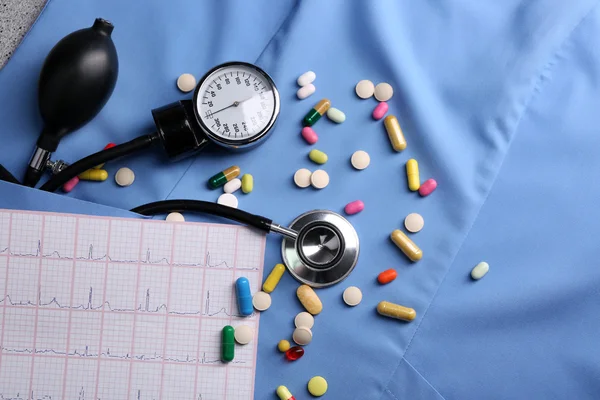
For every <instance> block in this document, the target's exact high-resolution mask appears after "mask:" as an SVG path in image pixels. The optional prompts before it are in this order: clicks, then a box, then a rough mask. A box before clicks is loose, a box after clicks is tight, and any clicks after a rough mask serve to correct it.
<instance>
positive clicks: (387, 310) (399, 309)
mask: <svg viewBox="0 0 600 400" xmlns="http://www.w3.org/2000/svg"><path fill="white" fill-rule="evenodd" d="M377 312H378V313H379V314H381V315H385V316H386V317H390V318H396V319H401V320H404V321H412V320H413V319H415V317H416V316H417V312H416V311H415V310H414V308H409V307H404V306H401V305H400V304H394V303H390V302H389V301H382V302H380V303H379V304H377Z"/></svg>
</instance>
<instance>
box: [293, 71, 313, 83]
mask: <svg viewBox="0 0 600 400" xmlns="http://www.w3.org/2000/svg"><path fill="white" fill-rule="evenodd" d="M315 79H317V74H315V73H314V72H312V71H307V72H305V73H303V74H302V75H300V76H299V77H298V80H297V81H296V82H297V83H298V86H306V85H308V84H309V83H313V82H314V81H315Z"/></svg>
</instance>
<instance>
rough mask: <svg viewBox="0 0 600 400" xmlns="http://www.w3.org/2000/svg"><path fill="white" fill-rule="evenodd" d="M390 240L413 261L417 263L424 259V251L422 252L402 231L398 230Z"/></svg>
mask: <svg viewBox="0 0 600 400" xmlns="http://www.w3.org/2000/svg"><path fill="white" fill-rule="evenodd" d="M390 238H391V239H392V242H394V243H396V246H398V247H399V248H400V250H402V252H403V253H404V255H406V257H408V258H409V259H410V260H411V261H413V262H416V261H419V260H420V259H421V258H423V251H421V249H420V248H419V246H417V245H416V244H415V242H413V241H412V240H410V239H409V238H408V236H406V234H404V232H402V231H401V230H400V229H396V230H395V231H394V232H392V234H391V235H390Z"/></svg>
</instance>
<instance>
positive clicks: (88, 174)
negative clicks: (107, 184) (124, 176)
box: [78, 168, 108, 182]
mask: <svg viewBox="0 0 600 400" xmlns="http://www.w3.org/2000/svg"><path fill="white" fill-rule="evenodd" d="M78 177H79V179H80V180H82V181H96V182H104V181H105V180H107V179H108V172H106V171H105V170H103V169H94V168H92V169H88V170H87V171H84V172H82V173H80V174H79V175H78Z"/></svg>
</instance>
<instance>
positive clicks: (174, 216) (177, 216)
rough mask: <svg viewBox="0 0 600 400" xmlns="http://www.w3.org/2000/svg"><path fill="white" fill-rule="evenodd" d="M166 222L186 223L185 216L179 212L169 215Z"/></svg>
mask: <svg viewBox="0 0 600 400" xmlns="http://www.w3.org/2000/svg"><path fill="white" fill-rule="evenodd" d="M166 220H167V221H169V222H184V221H185V218H183V215H181V214H180V213H178V212H172V213H169V215H167V219H166Z"/></svg>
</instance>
